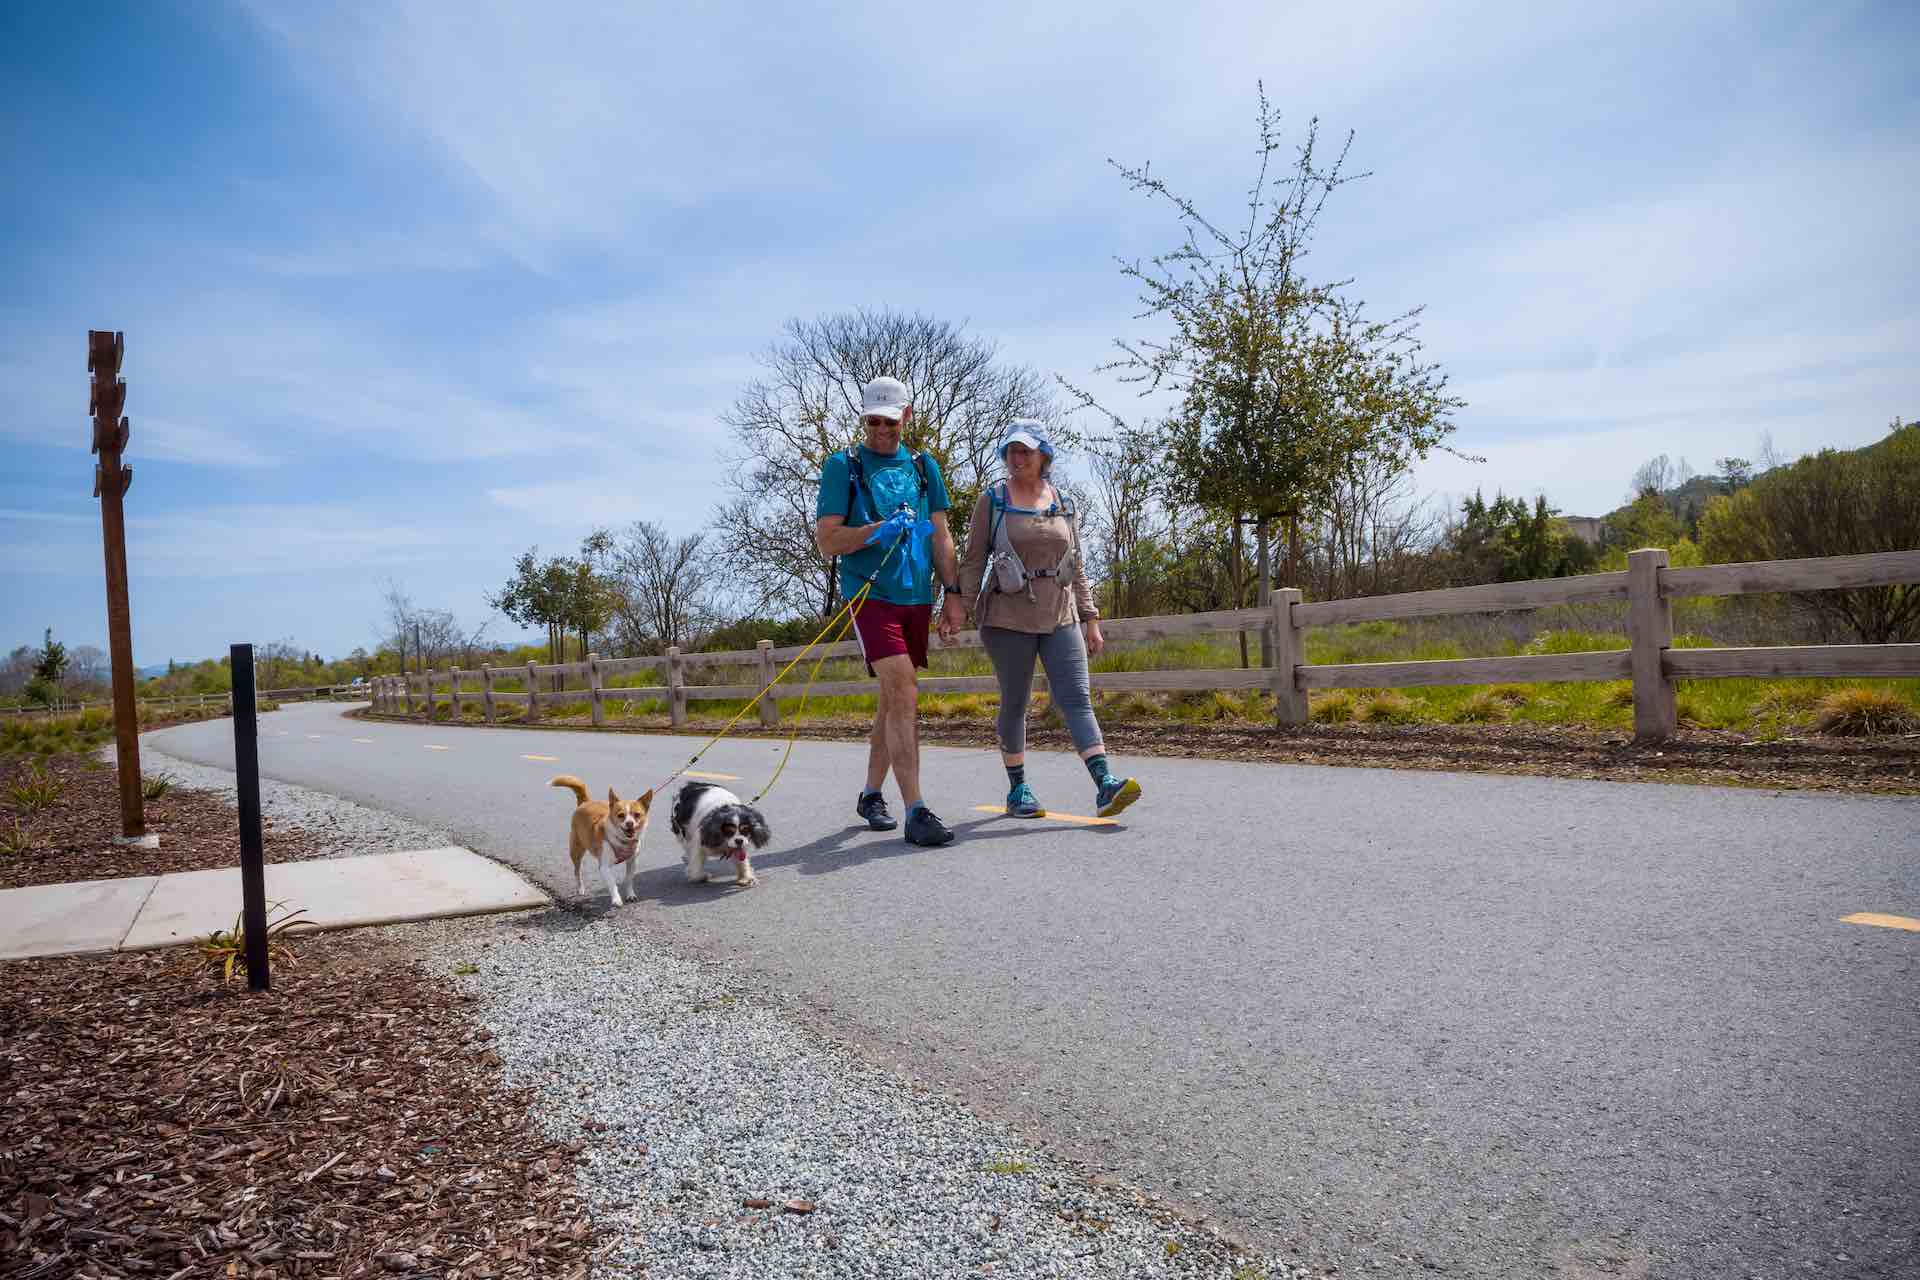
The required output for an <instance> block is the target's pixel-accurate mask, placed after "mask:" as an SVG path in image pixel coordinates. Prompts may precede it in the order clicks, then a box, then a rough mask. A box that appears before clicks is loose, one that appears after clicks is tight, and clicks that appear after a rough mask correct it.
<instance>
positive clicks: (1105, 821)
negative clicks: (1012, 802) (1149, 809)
mask: <svg viewBox="0 0 1920 1280" xmlns="http://www.w3.org/2000/svg"><path fill="white" fill-rule="evenodd" d="M973 807H974V810H975V811H976V812H979V813H1005V812H1006V811H1007V807H1006V806H1005V805H1001V804H977V805H975V806H973ZM1041 818H1042V820H1043V821H1044V820H1045V819H1047V818H1051V819H1053V820H1054V821H1055V822H1077V823H1079V824H1080V825H1081V826H1083V827H1111V826H1113V825H1115V824H1114V821H1113V819H1112V818H1083V817H1081V816H1080V815H1079V814H1077V813H1055V812H1054V811H1053V810H1051V809H1049V810H1047V811H1046V813H1044V814H1042V815H1041Z"/></svg>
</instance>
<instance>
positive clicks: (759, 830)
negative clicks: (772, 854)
mask: <svg viewBox="0 0 1920 1280" xmlns="http://www.w3.org/2000/svg"><path fill="white" fill-rule="evenodd" d="M747 835H749V836H750V837H752V839H753V847H754V848H756V849H764V848H766V847H767V841H769V840H771V839H773V831H772V830H771V829H770V828H769V827H768V826H767V820H766V819H765V818H763V817H761V816H760V811H759V810H758V809H749V810H747Z"/></svg>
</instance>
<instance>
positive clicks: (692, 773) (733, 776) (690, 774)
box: [680, 769, 740, 782]
mask: <svg viewBox="0 0 1920 1280" xmlns="http://www.w3.org/2000/svg"><path fill="white" fill-rule="evenodd" d="M680 776H681V777H683V778H711V779H712V780H713V781H715V782H738V781H740V775H739V774H737V773H701V772H700V771H699V770H698V769H689V770H687V771H686V772H685V773H683V774H681V775H680Z"/></svg>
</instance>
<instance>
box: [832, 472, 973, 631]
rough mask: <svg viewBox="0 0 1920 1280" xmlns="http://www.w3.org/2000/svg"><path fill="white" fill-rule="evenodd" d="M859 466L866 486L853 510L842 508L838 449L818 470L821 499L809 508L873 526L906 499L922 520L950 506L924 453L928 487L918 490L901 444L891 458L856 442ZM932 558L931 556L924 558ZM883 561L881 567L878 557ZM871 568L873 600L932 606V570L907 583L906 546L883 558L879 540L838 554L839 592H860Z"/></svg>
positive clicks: (944, 485)
mask: <svg viewBox="0 0 1920 1280" xmlns="http://www.w3.org/2000/svg"><path fill="white" fill-rule="evenodd" d="M858 448H859V450H860V466H861V469H862V470H863V471H864V472H865V473H866V484H865V485H863V486H862V487H861V489H860V492H859V494H858V495H857V496H856V497H855V498H854V500H853V511H852V512H851V513H849V512H848V510H847V455H846V451H845V450H841V451H839V452H837V453H835V454H833V455H832V456H831V457H829V458H828V459H827V461H826V465H824V466H822V467H821V468H820V500H819V502H818V503H817V504H816V505H815V507H814V516H815V518H818V517H820V516H846V518H847V523H848V524H850V525H865V524H873V523H874V522H876V521H878V520H883V519H885V518H886V517H887V516H890V515H892V514H893V512H894V511H895V509H897V508H898V507H899V505H900V504H901V503H903V502H904V503H907V504H908V505H910V506H912V507H913V509H914V510H915V511H916V512H917V513H918V514H919V516H920V518H921V519H923V520H925V519H928V518H930V517H931V516H932V515H933V513H934V512H936V511H945V510H946V509H947V508H948V506H950V505H951V504H952V500H951V499H950V498H948V496H947V482H946V480H945V479H943V478H942V477H941V475H940V464H939V463H938V462H936V461H934V459H933V455H932V454H927V455H926V459H927V491H926V493H925V494H924V495H922V494H921V492H920V471H919V468H917V467H916V466H914V463H913V454H911V453H909V452H908V451H907V447H906V446H905V445H901V446H900V448H899V449H898V450H896V451H895V452H894V455H893V456H892V457H891V458H888V457H883V456H882V455H880V454H877V453H875V452H874V451H873V450H871V449H869V448H867V447H866V446H865V445H860V446H858ZM928 559H929V560H931V559H932V557H931V556H929V557H928ZM883 560H884V561H885V565H884V567H883V566H882V563H881V562H882V561H883ZM876 569H878V570H880V575H879V576H878V577H876V578H874V580H873V591H872V593H871V594H872V598H874V599H876V600H885V601H887V602H889V603H891V604H932V603H933V571H932V570H931V569H929V570H928V571H927V572H926V573H925V574H922V575H920V580H919V581H918V582H915V581H912V580H911V579H912V577H913V575H911V574H910V573H909V572H908V571H907V554H906V548H904V547H902V548H901V549H900V550H899V551H896V552H894V553H893V557H892V558H891V559H887V547H886V544H885V543H884V542H881V543H875V544H874V545H873V546H870V547H862V548H860V549H859V550H858V551H855V552H853V553H852V554H850V555H844V556H841V557H840V595H841V597H842V598H843V599H851V598H852V597H853V594H854V593H855V592H856V591H858V590H860V587H861V585H862V584H864V583H865V582H866V580H867V578H868V576H869V575H870V574H872V573H873V572H874V571H875V570H876Z"/></svg>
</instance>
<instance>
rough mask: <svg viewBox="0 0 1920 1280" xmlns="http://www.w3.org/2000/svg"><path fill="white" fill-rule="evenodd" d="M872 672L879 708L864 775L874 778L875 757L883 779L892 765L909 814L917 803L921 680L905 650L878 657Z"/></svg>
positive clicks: (918, 799)
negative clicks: (883, 752)
mask: <svg viewBox="0 0 1920 1280" xmlns="http://www.w3.org/2000/svg"><path fill="white" fill-rule="evenodd" d="M873 671H874V674H875V675H877V676H878V677H880V711H879V714H878V716H877V717H876V718H875V720H874V728H873V736H872V738H871V739H870V742H871V747H870V749H869V753H868V761H867V776H868V777H869V778H871V777H873V774H874V768H875V763H874V762H875V760H876V759H879V760H883V761H884V763H881V764H880V765H879V769H880V776H881V777H882V778H884V777H885V776H886V768H887V765H888V764H891V765H892V766H893V779H894V781H895V782H897V783H899V784H900V799H901V801H902V802H904V803H905V805H906V806H907V811H908V812H909V813H911V812H912V811H913V807H914V806H915V805H917V804H919V803H920V682H919V680H918V679H917V678H916V677H915V676H914V671H913V659H912V658H910V657H908V656H907V655H906V654H904V653H896V654H892V655H890V656H888V657H885V658H881V659H880V660H879V661H878V662H875V663H874V664H873ZM882 746H884V748H885V754H884V756H882V755H881V748H882Z"/></svg>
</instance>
